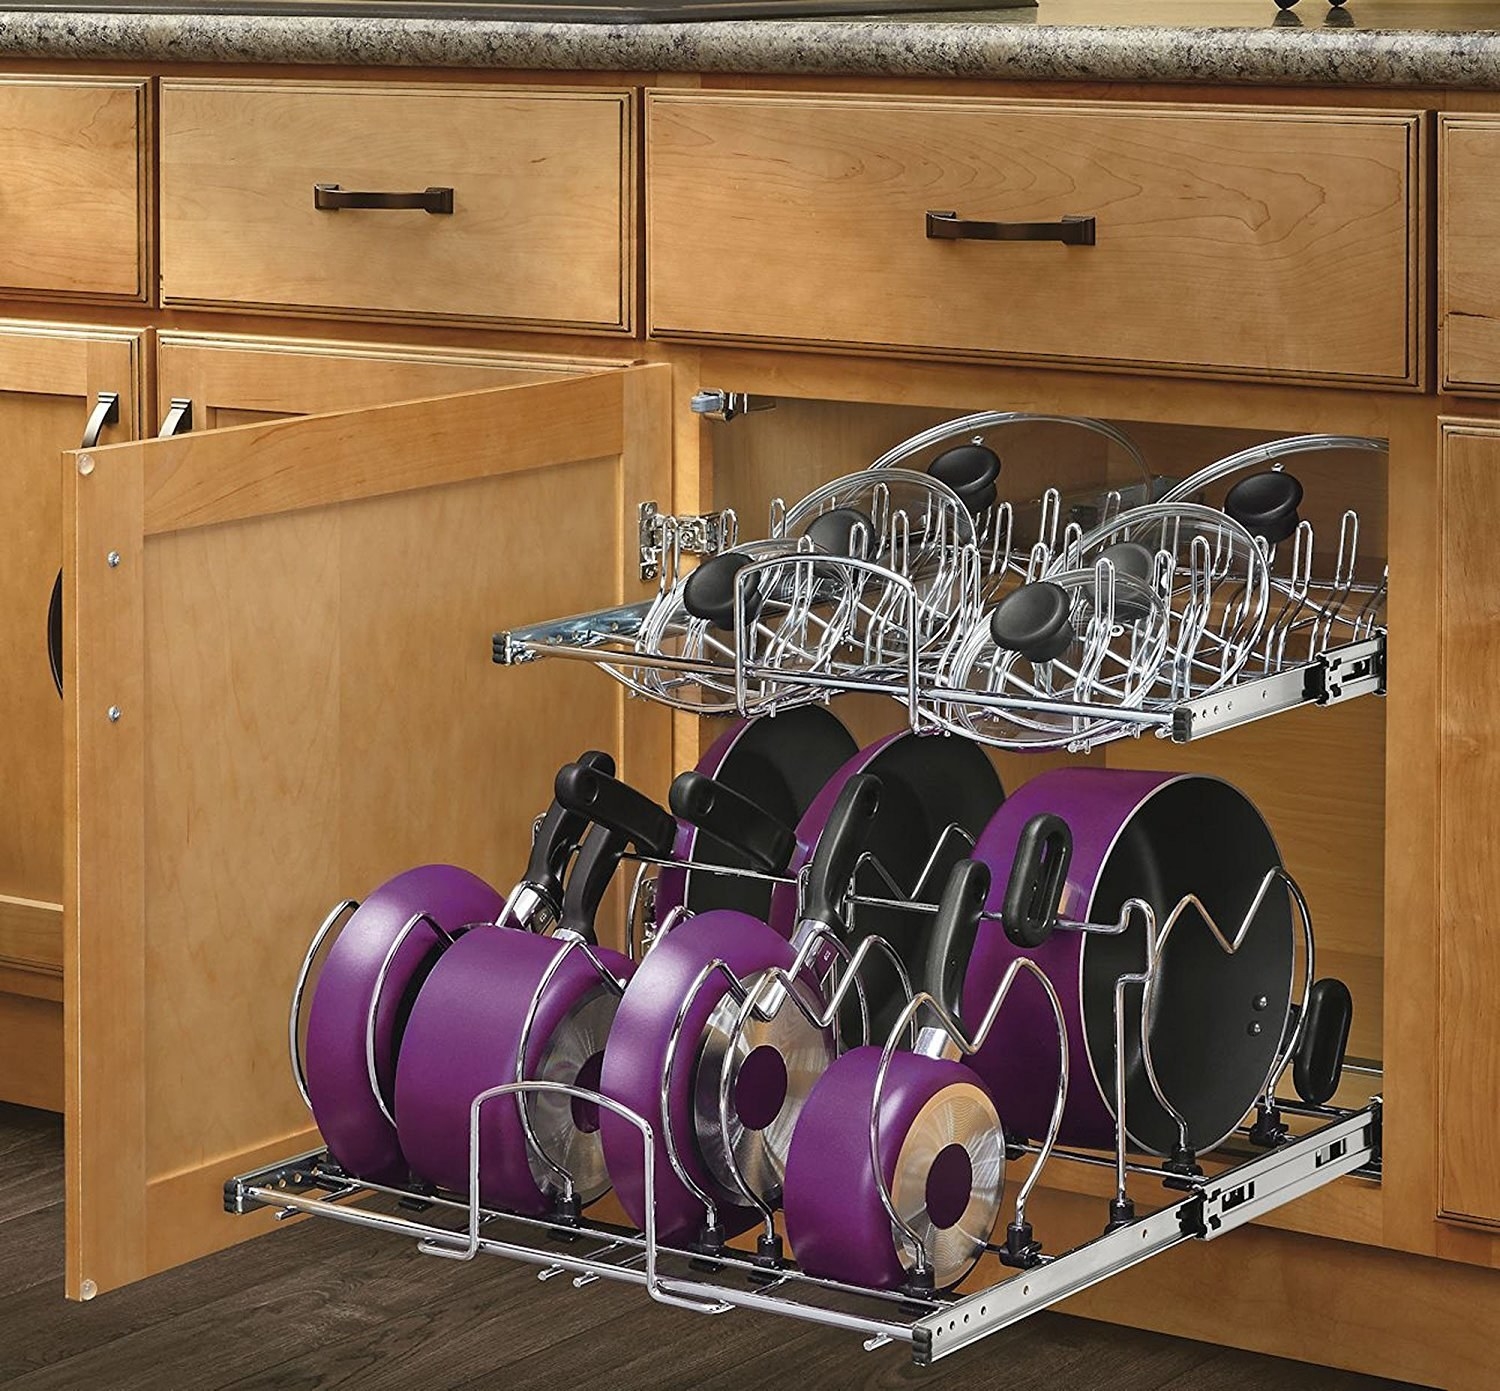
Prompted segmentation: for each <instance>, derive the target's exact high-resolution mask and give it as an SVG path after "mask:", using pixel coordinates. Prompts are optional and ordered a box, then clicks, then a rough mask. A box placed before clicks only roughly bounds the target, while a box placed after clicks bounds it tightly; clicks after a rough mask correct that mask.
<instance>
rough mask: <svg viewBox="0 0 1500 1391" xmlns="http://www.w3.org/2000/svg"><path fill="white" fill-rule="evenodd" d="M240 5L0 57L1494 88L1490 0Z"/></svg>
mask: <svg viewBox="0 0 1500 1391" xmlns="http://www.w3.org/2000/svg"><path fill="white" fill-rule="evenodd" d="M232 7H233V6H232V3H229V4H221V5H218V6H216V8H225V9H229V8H232ZM244 9H245V10H246V13H242V14H235V13H223V14H221V13H213V14H210V13H204V12H201V11H200V12H197V13H192V12H177V13H168V12H151V11H149V8H148V7H147V6H145V5H139V4H138V5H136V7H135V8H134V9H131V8H130V7H129V6H124V5H122V6H111V5H108V4H100V5H98V6H96V7H94V8H92V9H89V8H84V9H68V8H65V7H63V6H61V5H56V4H51V5H38V6H36V7H34V8H30V9H27V8H21V9H3V10H0V55H6V56H12V57H27V58H56V59H79V60H86V61H103V60H123V61H131V62H143V61H149V62H213V63H267V64H300V63H321V64H340V65H342V64H369V65H377V66H412V67H446V68H516V69H527V68H529V69H547V70H563V71H567V70H574V71H576V70H583V69H593V70H619V71H637V72H653V71H654V72H716V73H726V72H728V73H804V74H862V75H883V76H896V77H934V76H935V77H967V78H1011V79H1018V80H1030V81H1035V80H1049V79H1050V80H1058V81H1088V82H1095V81H1105V82H1211V83H1234V82H1240V83H1284V84H1302V85H1330V84H1356V85H1364V86H1377V87H1409V86H1419V87H1461V88H1471V89H1491V90H1500V27H1497V26H1500V3H1488V2H1487V0H1350V3H1349V5H1348V7H1347V9H1346V10H1344V11H1330V10H1329V8H1328V6H1327V5H1326V4H1325V3H1324V0H1302V3H1301V4H1300V5H1299V6H1298V7H1297V9H1295V10H1293V11H1289V12H1288V13H1287V14H1286V15H1284V16H1281V17H1280V19H1279V22H1278V15H1279V12H1278V11H1277V9H1276V7H1275V5H1274V3H1273V0H1141V2H1140V3H1136V4H1130V3H1126V2H1125V0H1039V4H1038V7H1037V8H1035V9H1028V10H992V11H973V10H971V11H967V12H964V13H954V14H909V15H902V16H898V17H880V18H875V17H871V18H847V19H785V20H784V19H754V20H717V21H711V22H701V23H667V24H576V23H575V24H557V23H541V22H527V21H516V20H511V21H506V20H491V19H462V18H449V19H442V18H427V19H398V18H384V17H361V18H349V17H339V16H334V15H329V14H319V15H304V16H286V15H273V14H267V13H259V14H257V13H255V12H254V11H255V5H254V3H253V0H252V2H250V3H246V4H245V6H244ZM143 11H144V12H143ZM1330 21H1332V22H1330Z"/></svg>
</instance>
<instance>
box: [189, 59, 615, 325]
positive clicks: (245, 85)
mask: <svg viewBox="0 0 1500 1391" xmlns="http://www.w3.org/2000/svg"><path fill="white" fill-rule="evenodd" d="M161 109H162V114H161V122H162V170H161V179H162V293H163V299H164V300H165V301H166V302H167V303H177V304H234V305H246V306H256V307H266V308H283V309H302V310H311V311H314V312H317V311H325V310H326V311H338V312H340V313H342V314H351V313H352V314H366V315H370V316H374V317H382V318H424V319H472V320H487V321H494V320H504V321H507V322H512V323H516V324H522V325H537V326H567V327H571V328H583V329H599V330H613V331H617V332H619V331H627V330H628V329H629V328H630V319H631V315H630V307H631V304H632V302H633V290H632V284H631V281H632V275H631V266H632V263H633V259H634V258H633V254H632V249H631V242H632V238H631V235H630V233H631V228H632V227H633V225H634V215H633V193H632V186H633V168H632V166H633V157H632V153H631V151H632V146H633V142H632V138H631V127H632V118H631V107H630V96H629V94H628V93H624V92H554V91H531V90H521V91H518V90H515V89H507V90H496V89H494V88H474V87H430V86H429V87H419V88H414V87H410V86H407V87H394V86H389V85H387V86H382V87H379V88H374V87H362V86H349V85H343V84H332V83H320V84H294V83H257V82H188V81H181V82H164V83H163V84H162V95H161ZM320 184H321V185H337V186H338V189H339V192H340V193H343V194H349V193H355V194H370V193H379V194H391V193H405V194H420V193H423V192H424V191H426V190H429V189H447V190H451V211H444V212H429V211H426V210H424V209H423V208H421V207H415V208H412V207H406V208H389V207H386V208H368V207H358V206H355V207H348V206H346V207H343V208H324V209H320V208H319V207H317V206H316V205H315V191H314V190H315V186H316V185H320ZM323 201H325V202H326V201H328V199H327V198H326V196H325V199H324V200H323Z"/></svg>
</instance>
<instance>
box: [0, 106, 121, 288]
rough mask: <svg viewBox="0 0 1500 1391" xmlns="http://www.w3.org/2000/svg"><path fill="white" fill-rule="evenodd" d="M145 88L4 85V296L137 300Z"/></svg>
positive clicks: (0, 122)
mask: <svg viewBox="0 0 1500 1391" xmlns="http://www.w3.org/2000/svg"><path fill="white" fill-rule="evenodd" d="M146 113H147V101H146V83H145V82H143V81H133V80H128V79H127V80H115V81H105V80H99V79H93V78H77V79H69V80H64V79H56V80H46V81H37V80H32V79H27V78H4V79H0V225H3V227H4V239H3V244H0V246H3V249H0V290H11V291H19V292H21V293H23V294H25V293H46V294H49V295H52V294H61V295H91V296H92V295H103V296H108V297H110V298H112V299H113V298H119V299H141V298H144V296H145V290H146V283H145V275H144V273H143V270H142V267H143V265H144V264H145V257H144V254H143V248H144V244H145V237H146V224H147V220H148V219H147V190H148V189H149V187H150V178H149V175H148V170H149V160H148V153H147V148H146V127H147V114H146Z"/></svg>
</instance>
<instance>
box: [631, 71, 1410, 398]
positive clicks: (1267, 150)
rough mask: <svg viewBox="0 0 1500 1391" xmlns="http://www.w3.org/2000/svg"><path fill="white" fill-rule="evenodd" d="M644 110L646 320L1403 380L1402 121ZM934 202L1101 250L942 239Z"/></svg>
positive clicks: (728, 100)
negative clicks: (1090, 232)
mask: <svg viewBox="0 0 1500 1391" xmlns="http://www.w3.org/2000/svg"><path fill="white" fill-rule="evenodd" d="M647 111H648V114H647V169H648V177H647V187H648V207H649V218H648V237H649V243H648V244H649V266H650V269H649V276H648V285H649V298H650V323H651V328H652V331H653V332H654V333H656V334H660V335H683V336H692V337H709V336H711V337H716V338H724V337H728V338H735V339H761V340H774V339H781V340H786V341H795V342H798V343H806V344H813V345H818V344H823V343H829V344H833V343H837V344H841V345H852V346H856V347H862V348H868V349H873V350H895V351H903V352H918V353H931V354H943V355H951V356H963V357H979V356H986V357H987V356H1004V357H1013V358H1025V359H1033V360H1044V361H1052V362H1064V363H1077V364H1088V363H1102V364H1109V365H1129V366H1133V367H1134V366H1142V367H1150V368H1152V369H1153V370H1160V369H1166V370H1182V371H1191V372H1195V373H1210V374H1227V375H1234V376H1250V377H1269V376H1276V377H1284V376H1285V377H1298V378H1308V379H1313V378H1321V379H1330V380H1341V381H1359V382H1371V383H1375V382H1379V383H1387V384H1390V383H1396V384H1405V383H1410V382H1414V381H1415V380H1416V376H1417V363H1418V361H1419V354H1418V352H1417V349H1416V325H1417V323H1418V315H1417V312H1416V310H1417V301H1418V291H1419V286H1418V280H1417V274H1418V266H1419V264H1420V262H1419V259H1418V257H1419V252H1420V229H1421V223H1420V219H1419V217H1418V216H1417V206H1418V193H1419V190H1420V187H1421V182H1420V178H1419V170H1418V164H1419V159H1420V149H1421V142H1420V139H1419V134H1420V120H1421V118H1420V116H1419V115H1417V114H1416V113H1402V112H1391V113H1383V112H1381V113H1358V114H1349V113H1343V112H1340V113H1326V114H1325V113H1316V112H1298V111H1266V110H1234V109H1227V108H1217V107H1171V108H1168V107H1159V106H1158V107H1124V106H1111V107H1103V106H1092V107H1090V106H1079V105H1076V104H1068V105H1061V104H1048V103H1011V102H998V101H988V100H972V101H965V100H945V99H899V100H898V99H880V98H873V99H864V98H859V99H848V100H845V99H841V98H837V97H810V98H802V97H798V98H790V99H782V98H777V97H766V96H759V95H757V96H749V95H745V96H742V95H738V94H731V95H717V94H715V95H704V94H697V95H678V94H672V93H654V94H652V95H651V96H650V97H649V98H648V108H647ZM929 212H949V213H956V214H957V215H958V216H959V217H960V218H962V219H966V220H972V221H974V222H983V223H990V224H993V223H1039V224H1041V223H1046V224H1058V223H1059V222H1060V220H1061V219H1063V218H1066V217H1092V218H1093V219H1095V243H1094V244H1093V245H1063V244H1060V243H1059V242H1057V241H986V240H947V239H936V238H934V237H932V236H931V235H929V227H928V218H927V214H928V213H929ZM978 230H979V231H981V232H982V231H984V230H985V229H984V228H982V227H981V228H979V229H978ZM1041 230H1043V231H1049V230H1050V229H1047V228H1043V229H1041Z"/></svg>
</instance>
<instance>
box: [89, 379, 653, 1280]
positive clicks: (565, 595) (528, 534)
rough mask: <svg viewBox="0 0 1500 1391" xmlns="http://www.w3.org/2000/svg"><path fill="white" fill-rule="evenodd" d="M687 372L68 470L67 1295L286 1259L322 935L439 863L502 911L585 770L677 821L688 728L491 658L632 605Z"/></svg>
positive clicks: (248, 437)
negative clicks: (223, 1259)
mask: <svg viewBox="0 0 1500 1391" xmlns="http://www.w3.org/2000/svg"><path fill="white" fill-rule="evenodd" d="M670 381H671V371H670V369H669V368H667V367H660V366H658V367H637V368H628V369H625V370H621V371H608V372H601V373H599V374H597V375H592V376H584V377H578V378H573V379H569V380H562V381H557V382H548V383H542V384H537V385H522V386H513V387H505V388H501V389H498V390H492V391H483V392H477V393H474V394H470V395H464V396H453V397H445V398H441V399H438V400H428V401H417V402H410V403H405V404H399V405H389V406H381V407H377V408H374V409H369V410H362V411H354V412H347V413H340V414H333V415H321V416H311V417H305V418H302V419H297V420H285V421H274V422H271V423H268V424H261V425H251V426H245V427H243V428H238V429H230V430H221V431H213V432H206V433H194V434H187V435H182V436H179V437H176V438H171V439H162V440H155V441H150V442H147V443H143V444H130V445H120V446H116V447H113V448H105V449H95V450H92V451H88V452H86V453H83V452H80V453H75V454H70V455H67V456H65V465H64V471H65V477H66V485H65V486H66V489H67V496H66V502H65V516H66V518H67V519H68V521H67V525H68V538H67V543H66V574H67V577H68V583H69V593H68V595H67V612H68V613H69V614H70V615H71V616H72V620H73V621H72V623H71V626H70V629H69V632H68V635H67V642H66V653H65V686H66V690H67V693H68V695H67V699H68V708H67V718H68V737H69V761H68V768H69V775H68V776H69V787H68V798H69V812H68V818H69V819H68V835H69V842H70V851H71V855H70V858H71V862H72V868H71V870H70V874H69V879H68V884H67V892H66V903H65V908H66V923H67V930H66V943H65V971H64V974H65V987H66V1002H65V1003H66V1032H67V1127H68V1129H67V1166H68V1180H67V1182H68V1188H67V1215H68V1233H67V1241H68V1262H67V1286H68V1293H69V1294H70V1295H72V1296H74V1297H83V1298H89V1297H92V1296H93V1295H94V1294H96V1293H98V1292H100V1291H103V1290H107V1289H110V1288H113V1287H116V1286H119V1285H122V1284H125V1283H127V1282H129V1281H132V1280H136V1279H139V1278H141V1277H142V1276H145V1275H148V1274H151V1273H153V1272H155V1271H158V1270H161V1269H164V1268H166V1267H168V1266H172V1265H175V1264H177V1263H180V1262H182V1261H186V1260H189V1259H192V1258H193V1257H195V1256H199V1255H202V1254H203V1253H205V1252H208V1251H211V1250H214V1249H216V1248H218V1247H222V1246H226V1245H228V1244H230V1243H231V1242H233V1241H236V1240H239V1239H241V1238H242V1237H244V1236H246V1235H250V1234H252V1232H253V1231H260V1230H264V1229H265V1224H264V1223H263V1221H261V1220H260V1219H255V1220H254V1221H253V1222H251V1223H248V1224H247V1222H246V1220H245V1219H243V1218H235V1219H231V1218H229V1217H227V1216H226V1215H224V1213H223V1207H222V1189H223V1183H224V1180H225V1179H226V1178H228V1177H230V1176H232V1175H233V1174H235V1173H236V1172H239V1171H242V1170H244V1169H247V1168H250V1167H252V1166H254V1165H256V1164H259V1163H264V1162H267V1161H269V1160H271V1159H273V1158H276V1157H278V1156H282V1155H285V1154H288V1153H294V1152H296V1151H297V1150H298V1149H299V1148H307V1147H309V1146H310V1145H311V1144H313V1143H314V1133H313V1131H312V1128H311V1121H310V1118H309V1116H308V1115H307V1112H306V1110H305V1108H304V1106H303V1104H302V1101H301V1099H300V1097H299V1096H298V1094H297V1092H296V1089H295V1086H294V1084H293V1082H292V1078H291V1073H290V1068H289V1064H288V1059H287V1043H286V1039H287V1007H288V1001H289V999H290V992H291V990H292V986H293V982H294V979H295V976H296V973H297V968H298V966H299V965H300V963H301V957H302V954H303V952H304V950H305V948H306V944H307V942H308V940H309V939H310V937H311V934H312V933H313V931H314V930H315V928H316V926H317V924H318V922H319V921H320V920H321V919H322V917H323V916H324V915H325V914H326V912H327V911H328V909H329V907H330V906H331V905H332V904H333V903H335V902H337V901H338V900H340V899H342V898H346V897H353V898H359V897H362V896H363V895H365V894H366V893H367V892H369V890H371V889H372V888H374V887H375V886H376V885H377V884H378V883H380V882H381V881H382V880H384V879H386V878H388V877H389V876H390V875H392V874H394V873H396V872H398V871H400V870H402V869H405V868H407V867H408V866H411V865H414V864H419V863H422V862H425V861H432V860H442V861H447V862H451V863H455V864H460V865H464V866H466V867H467V868H470V869H472V870H474V871H475V872H477V873H479V874H481V875H483V876H485V877H486V878H488V879H490V880H491V881H492V882H494V883H496V884H497V885H498V886H500V887H501V888H502V889H504V888H508V887H509V885H510V883H512V882H514V880H515V879H516V878H517V877H518V875H519V872H520V870H521V868H522V866H523V864H524V861H525V856H526V851H527V849H528V848H529V843H530V832H531V823H532V819H533V817H534V816H535V815H536V814H537V813H538V812H539V811H541V810H542V808H543V807H544V806H545V805H546V803H547V801H548V800H549V799H550V796H551V782H552V777H553V775H554V774H555V772H556V770H557V769H558V767H559V766H560V765H561V764H563V763H564V762H566V761H568V760H569V759H571V758H574V757H576V756H577V755H578V753H579V752H580V751H581V750H583V749H585V748H589V747H598V748H605V749H610V750H612V751H613V752H614V753H615V754H616V756H617V758H618V761H619V764H620V769H621V774H622V776H624V777H627V778H629V779H630V780H631V781H633V782H636V783H638V784H639V785H642V786H643V787H645V788H647V789H649V790H651V791H653V792H655V793H656V794H657V795H661V794H663V793H664V791H665V784H666V782H667V779H668V774H669V772H670V768H669V752H668V739H669V733H670V722H669V719H668V717H667V715H666V714H665V713H664V712H662V711H660V710H656V709H653V708H652V707H650V706H648V705H646V704H645V703H643V702H639V701H632V702H629V703H627V701H626V699H625V696H624V691H623V688H621V687H620V686H618V685H617V684H616V683H614V682H612V681H610V680H608V679H606V678H604V677H603V676H601V675H600V674H599V673H598V672H596V671H593V670H591V669H590V668H588V667H587V666H583V665H579V664H573V663H567V662H543V663H538V664H536V665H534V666H530V667H526V668H523V669H521V670H518V671H511V670H506V671H502V670H498V669H496V668H495V667H494V666H492V665H491V661H490V637H491V634H492V633H493V632H494V631H495V630H497V629H502V628H506V627H509V626H511V625H514V624H519V623H523V622H526V621H530V620H535V619H538V618H542V617H546V616H551V615H555V614H558V613H570V612H577V611H581V610H585V609H591V608H595V607H598V606H601V605H605V604H616V603H621V602H627V601H633V600H635V599H638V598H640V597H643V596H642V588H641V584H640V580H639V575H638V556H637V552H636V545H637V542H636V534H635V531H636V528H635V522H634V516H635V505H636V503H637V501H639V500H641V499H646V498H655V499H658V500H660V501H661V502H662V504H663V506H665V505H666V504H667V502H668V499H669V489H670V460H669V451H670V410H671V407H670Z"/></svg>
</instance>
